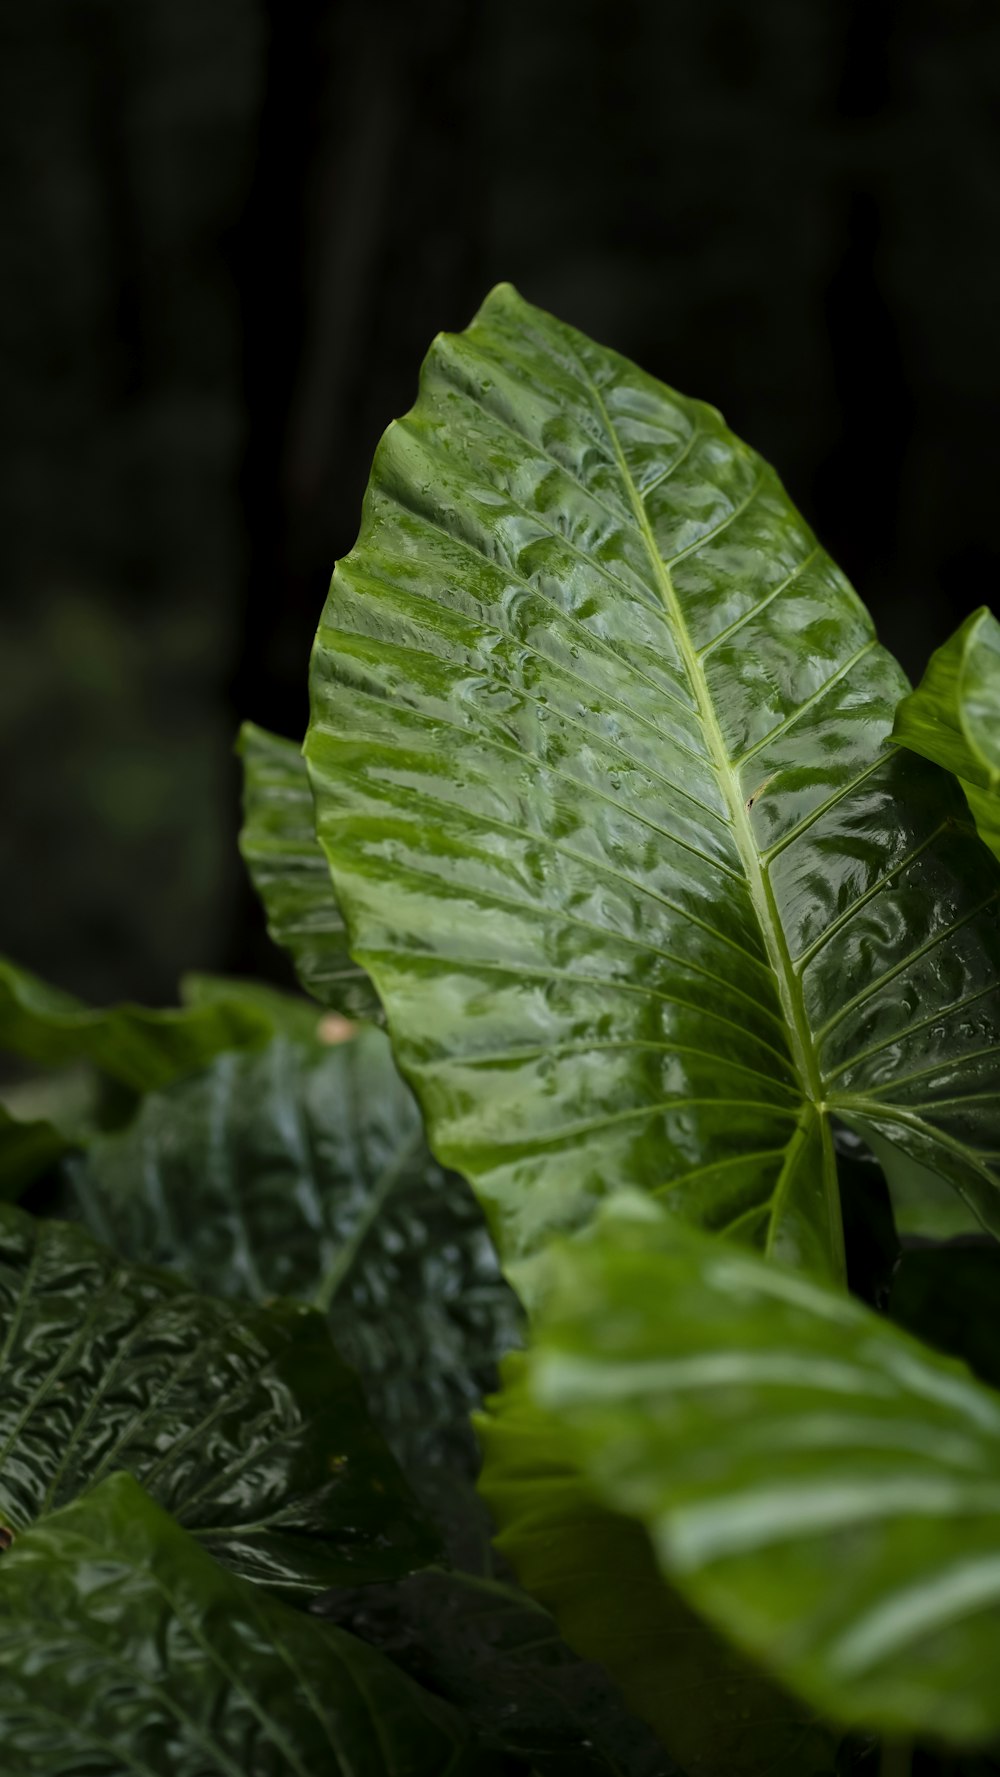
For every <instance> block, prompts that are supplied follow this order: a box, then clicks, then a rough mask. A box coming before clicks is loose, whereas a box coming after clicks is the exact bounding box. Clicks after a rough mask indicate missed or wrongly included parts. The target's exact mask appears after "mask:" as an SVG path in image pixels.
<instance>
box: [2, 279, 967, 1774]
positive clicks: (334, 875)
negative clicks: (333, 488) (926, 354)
mask: <svg viewBox="0 0 1000 1777" xmlns="http://www.w3.org/2000/svg"><path fill="white" fill-rule="evenodd" d="M998 643H1000V631H998V630H997V627H996V624H995V623H994V621H993V619H992V618H991V617H990V616H989V614H988V613H979V614H977V616H976V617H974V618H972V619H969V620H968V622H967V623H966V624H965V625H963V627H962V629H961V630H960V631H959V632H958V634H957V635H956V637H954V638H953V640H952V641H951V642H949V643H948V644H947V645H946V647H945V648H944V649H943V650H941V651H940V652H939V654H938V655H936V656H935V657H934V659H933V660H932V662H931V664H930V666H929V668H928V672H927V675H926V678H925V680H924V683H923V684H922V685H921V687H920V688H919V689H918V690H917V691H916V692H909V689H908V687H907V685H906V682H905V679H904V677H903V675H902V673H901V671H900V669H899V667H898V666H897V665H896V663H895V662H894V661H893V660H892V658H891V656H889V655H888V654H887V653H886V652H885V650H884V649H882V648H881V647H880V646H879V645H878V643H877V641H876V639H875V636H874V633H873V630H872V626H871V622H870V620H869V618H868V616H867V613H866V612H865V610H864V608H863V606H862V605H861V604H860V602H859V600H858V599H857V597H856V596H855V594H854V593H853V592H852V590H851V589H850V587H849V586H848V585H847V583H846V581H845V580H844V578H843V576H842V575H841V574H840V573H839V571H838V570H837V569H836V568H835V567H834V565H833V564H832V562H831V561H830V559H829V557H828V556H827V555H826V554H825V552H824V551H823V549H822V547H821V546H820V545H819V544H818V543H817V542H816V540H815V538H814V537H813V536H812V534H811V532H810V531H809V529H808V527H807V526H806V525H805V524H804V522H803V521H802V519H801V518H800V517H799V516H798V514H797V513H796V512H795V510H794V508H793V507H792V505H791V503H790V502H789V500H788V498H787V495H786V494H785V493H784V491H783V489H782V487H781V485H780V483H779V482H778V480H777V478H776V477H775V475H774V473H773V471H771V470H770V469H769V468H768V467H767V466H766V465H765V464H764V463H763V462H762V461H761V460H760V459H759V458H758V457H757V456H756V455H755V454H754V453H753V452H752V451H750V450H749V449H747V447H746V446H744V445H743V444H741V443H740V442H739V441H738V440H737V439H736V438H734V437H733V435H732V434H731V433H730V432H729V431H728V430H727V428H726V426H725V424H724V422H723V421H722V420H721V418H720V417H719V415H718V414H717V413H716V412H715V411H714V410H713V409H711V408H708V407H705V406H703V405H701V404H698V403H695V402H691V401H688V400H685V399H684V398H682V397H680V396H678V395H676V394H674V393H673V392H671V391H670V390H668V389H666V388H664V387H663V386H662V385H661V384H659V383H657V382H655V381H654V380H653V379H652V378H650V377H647V376H645V375H644V374H643V373H642V372H641V371H639V370H637V369H636V368H635V366H633V365H631V364H629V363H628V362H627V361H625V360H624V359H622V358H620V357H618V356H616V355H615V354H614V353H612V352H609V351H606V350H604V349H602V348H599V347H597V346H595V345H593V344H592V343H591V342H590V341H588V340H586V339H584V338H583V337H582V336H581V335H579V334H577V333H575V332H573V331H572V330H571V329H569V328H568V327H565V326H563V325H562V324H560V323H558V322H556V321H554V320H552V319H551V318H550V317H549V316H546V315H544V314H542V313H541V312H539V311H537V310H535V309H532V308H530V307H528V306H527V305H526V304H524V303H523V302H522V301H521V300H520V298H518V297H517V296H516V294H515V293H514V292H513V291H511V290H510V289H509V288H507V287H501V288H500V289H499V290H497V291H496V292H494V294H493V295H492V296H491V297H490V298H489V299H488V301H487V303H486V304H485V306H484V308H483V309H482V311H481V312H480V314H479V316H478V317H477V318H476V320H475V321H474V322H473V324H472V326H471V327H470V329H469V330H468V331H467V333H465V334H463V335H461V336H458V337H449V336H442V337H440V338H439V339H438V340H437V341H436V342H435V344H434V346H433V347H432V349H431V352H430V354H429V356H428V359H427V361H426V364H425V366H424V371H423V376H422V380H421V388H420V395H419V398H418V401H417V404H416V406H415V407H414V409H413V410H412V412H411V413H410V414H409V415H407V416H406V418H405V419H404V420H401V421H399V422H397V423H396V424H395V425H394V426H392V427H390V429H389V432H388V433H387V434H386V436H385V438H384V439H383V441H382V444H381V445H380V446H379V450H378V453H377V455H376V459H375V464H374V467H373V470H372V476H371V480H370V483H369V488H368V493H367V496H366V500H365V507H364V515H363V521H362V528H361V534H360V536H359V539H358V543H357V545H356V547H355V548H354V550H353V551H352V552H351V554H350V555H349V556H348V557H347V558H346V559H345V560H344V561H343V562H341V563H340V565H339V566H338V568H337V570H336V573H335V575H334V579H333V584H332V587H331V592H330V597H329V601H328V604H327V607H326V610H325V612H324V614H323V618H322V621H321V623H320V628H319V633H318V636H317V642H316V647H315V651H314V655H313V663H312V721H311V725H310V729H309V734H308V736H307V739H306V744H305V748H304V756H303V754H302V753H300V751H299V749H298V748H297V746H296V745H294V744H293V743H292V742H289V741H285V740H281V739H278V738H276V737H274V736H271V735H268V734H267V733H265V732H264V731H263V730H260V729H257V728H253V727H250V726H248V727H247V728H245V730H244V732H243V736H242V741H241V751H242V755H243V761H244V771H245V786H246V789H245V822H244V831H243V837H242V842H241V844H242V851H243V855H244V858H245V859H246V862H247V864H248V867H249V869H250V871H251V874H252V876H253V878H254V881H255V883H256V886H257V888H258V891H259V893H260V896H261V898H262V900H263V903H264V906H265V910H266V914H267V919H268V925H269V929H270V931H271V933H272V936H273V937H274V938H275V940H276V942H277V943H278V944H280V945H282V946H283V947H284V948H285V949H287V951H288V953H289V955H290V956H291V958H292V961H293V963H294V966H295V968H296V971H297V973H298V977H299V981H300V984H301V986H302V987H303V988H304V989H305V993H306V995H307V996H308V997H306V998H302V997H299V996H293V995H286V994H282V993H278V992H276V991H275V990H273V989H270V988H266V987H263V986H260V985H257V984H253V983H244V982H237V981H229V980H218V979H212V978H204V977H200V978H199V977H196V978H193V979H191V980H189V981H187V982H186V983H185V984H184V986H183V997H184V1001H185V1004H184V1005H183V1006H182V1008H181V1009H180V1010H179V1011H176V1012H172V1013H149V1012H145V1011H141V1010H137V1009H134V1008H121V1009H119V1010H117V1011H110V1012H106V1013H94V1012H90V1011H88V1010H87V1009H85V1008H82V1007H80V1006H78V1005H76V1004H75V1003H74V1002H71V1001H68V1000H67V999H66V998H65V996H62V995H58V994H55V993H54V992H53V991H52V990H50V989H48V988H46V987H44V986H43V985H42V984H41V983H39V982H37V981H35V980H34V979H33V978H30V977H28V976H26V975H25V974H24V973H23V972H22V971H19V970H17V969H16V968H14V967H13V966H12V965H4V966H3V969H2V971H0V1040H2V1041H3V1043H4V1044H5V1046H6V1047H8V1048H9V1049H11V1050H13V1051H14V1052H16V1053H18V1054H20V1055H21V1056H22V1057H24V1058H26V1059H27V1061H29V1062H30V1063H32V1064H33V1065H34V1066H36V1067H37V1066H38V1065H39V1064H45V1065H49V1066H52V1067H56V1068H58V1069H60V1070H62V1071H60V1072H58V1073H56V1074H55V1076H54V1077H53V1078H52V1079H51V1080H50V1081H49V1082H48V1083H47V1084H42V1083H40V1082H39V1081H38V1079H37V1078H36V1077H34V1076H33V1077H31V1078H29V1079H28V1080H26V1081H25V1080H22V1081H21V1082H20V1083H19V1084H17V1085H16V1086H14V1087H12V1088H11V1090H9V1091H8V1092H7V1093H6V1095H5V1103H6V1109H5V1112H4V1116H5V1120H4V1121H3V1122H2V1123H0V1193H2V1194H3V1195H4V1196H6V1197H7V1198H8V1200H12V1199H14V1198H20V1200H21V1206H20V1207H14V1206H13V1203H12V1202H9V1203H8V1206H7V1207H6V1208H2V1209H0V1323H2V1325H0V1337H2V1338H3V1339H4V1344H3V1347H2V1355H0V1381H2V1382H3V1385H4V1388H3V1394H2V1396H0V1440H2V1444H0V1515H2V1520H3V1524H4V1525H5V1526H6V1529H5V1533H4V1537H3V1540H4V1541H5V1542H6V1543H7V1544H9V1546H8V1548H7V1551H6V1553H4V1554H3V1555H2V1556H0V1668H2V1672H3V1681H4V1682H3V1686H2V1688H0V1725H2V1728H3V1735H2V1738H0V1744H2V1745H3V1746H4V1748H5V1750H6V1752H7V1758H6V1762H4V1761H3V1759H2V1758H0V1769H9V1770H11V1771H12V1772H13V1771H15V1770H16V1771H17V1772H18V1773H21V1772H29V1771H30V1772H36V1773H39V1774H42V1773H45V1774H48V1773H56V1772H60V1773H69V1772H74V1773H75V1772H80V1773H82V1772H84V1771H86V1772H87V1774H88V1777H96V1774H97V1773H111V1772H119V1771H130V1772H132V1771H135V1772H142V1773H145V1774H148V1773H149V1772H160V1771H164V1772H166V1771H170V1772H179V1773H182V1774H188V1773H190V1774H194V1773H198V1774H199V1777H200V1774H201V1773H207V1772H213V1773H214V1772H217V1771H219V1772H226V1773H230V1774H232V1773H235V1772H237V1771H246V1772H252V1773H254V1774H255V1777H256V1774H258V1773H260V1774H261V1777H265V1774H267V1773H272V1772H274V1773H277V1772H285V1771H294V1772H297V1773H300V1777H304V1774H305V1773H309V1774H310V1777H312V1774H313V1773H320V1772H323V1773H333V1772H341V1773H343V1774H344V1777H349V1774H350V1777H355V1774H359V1777H360V1774H363V1777H376V1774H378V1773H382V1772H385V1773H393V1774H398V1777H402V1774H403V1773H405V1774H406V1777H417V1774H418V1773H419V1774H423V1773H428V1777H429V1774H430V1773H432V1772H433V1773H437V1772H441V1773H445V1772H449V1773H459V1772H465V1771H472V1770H475V1771H476V1772H484V1773H488V1772H492V1771H496V1772H497V1773H504V1774H505V1777H519V1774H522V1773H523V1774H525V1777H529V1774H532V1773H533V1774H534V1777H576V1774H577V1773H582V1774H583V1777H587V1774H588V1773H594V1774H596V1773H605V1774H607V1773H616V1774H618V1777H678V1774H683V1773H686V1774H687V1777H695V1773H698V1774H701V1777H740V1774H743V1777H844V1774H846V1773H849V1772H856V1773H858V1774H859V1777H860V1774H861V1773H864V1772H872V1773H874V1772H876V1771H881V1772H883V1773H884V1774H889V1773H895V1774H897V1777H898V1774H900V1773H904V1772H907V1771H912V1772H917V1773H921V1774H922V1777H930V1773H941V1774H943V1773H945V1772H952V1773H957V1772H962V1773H965V1774H966V1777H972V1774H973V1773H974V1772H980V1773H986V1772H988V1771H990V1770H1000V1759H997V1757H996V1756H995V1748H996V1747H997V1746H1000V1703H998V1699H997V1694H996V1687H995V1684H994V1683H993V1657H992V1656H993V1649H994V1648H995V1646H996V1644H997V1638H998V1635H1000V1393H996V1392H994V1390H995V1389H996V1388H997V1386H998V1384H1000V1336H998V1334H997V1332H996V1330H995V1314H996V1309H995V1302H996V1300H997V1296H996V1289H997V1283H998V1280H1000V1248H998V1247H997V1244H996V1240H995V1236H996V1234H997V1233H998V1232H1000V1068H998V1059H1000V907H998V903H1000V864H998V861H997V858H996V856H995V855H994V848H995V842H996V834H997V831H998V827H1000V816H998V814H997V809H998V796H1000V741H998V739H997V735H998V733H1000V724H998V715H1000V646H998ZM984 841H985V843H984ZM397 1069H398V1070H399V1071H397ZM67 1070H68V1071H67ZM956 1236H958V1237H959V1238H957V1239H956V1238H955V1237H956ZM918 1237H919V1238H918ZM515 1292H516V1293H515ZM522 1304H523V1307H522ZM498 1363H499V1365H500V1375H501V1378H502V1386H501V1387H500V1388H499V1390H497V1387H496V1385H497V1365H498ZM487 1395H488V1396H490V1398H489V1399H488V1401H487V1404H486V1406H485V1408H482V1407H481V1405H480V1404H481V1403H482V1401H483V1398H484V1396H487ZM477 1408H479V1409H480V1410H479V1412H478V1417H477V1419H476V1424H477V1427H478V1433H479V1443H480V1446H481V1449H482V1452H483V1470H482V1475H481V1478H480V1481H479V1490H478V1493H477V1491H476V1488H475V1485H474V1483H475V1477H476V1471H477V1467H478V1465H479V1456H478V1453H477V1448H476V1444H475V1441H474V1439H473V1436H472V1432H471V1430H470V1423H469V1416H470V1413H474V1412H475V1411H476V1409H477ZM484 1501H485V1506H484ZM487 1507H488V1508H489V1514H490V1515H491V1517H492V1528H495V1529H496V1530H497V1531H498V1532H499V1534H498V1535H497V1537H496V1539H495V1542H492V1543H491V1534H490V1533H491V1523H490V1517H489V1516H488V1515H487V1510H486V1508H487ZM991 1749H993V1750H991Z"/></svg>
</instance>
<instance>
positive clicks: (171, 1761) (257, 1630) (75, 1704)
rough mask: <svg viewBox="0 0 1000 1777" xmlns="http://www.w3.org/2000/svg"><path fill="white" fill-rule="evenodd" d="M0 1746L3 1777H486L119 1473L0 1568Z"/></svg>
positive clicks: (449, 1736) (359, 1653) (449, 1737)
mask: <svg viewBox="0 0 1000 1777" xmlns="http://www.w3.org/2000/svg"><path fill="white" fill-rule="evenodd" d="M0 1741H2V1744H3V1749H4V1764H5V1767H6V1769H7V1770H8V1771H11V1772H14V1771H16V1772H17V1777H69V1774H70V1773H73V1774H74V1777H76V1774H77V1773H81V1774H82V1773H83V1772H84V1771H85V1772H86V1773H87V1777H121V1773H124V1772H128V1773H132V1774H133V1777H216V1774H218V1777H249V1774H250V1773H252V1777H286V1774H290V1773H294V1774H295V1777H472V1773H473V1772H475V1773H476V1777H480V1773H482V1774H483V1777H486V1773H487V1772H488V1771H489V1770H492V1763H491V1761H488V1760H484V1759H483V1757H482V1755H481V1754H479V1753H478V1752H477V1751H476V1750H475V1749H474V1748H473V1747H471V1746H470V1744H469V1739H468V1735H467V1733H466V1731H465V1729H464V1728H463V1726H462V1724H461V1723H460V1722H459V1720H458V1718H457V1717H455V1716H454V1715H453V1714H452V1712H451V1711H450V1710H448V1709H447V1707H446V1706H445V1705H444V1704H442V1703H439V1702H438V1701H437V1699H436V1698H432V1697H429V1696H427V1695H425V1694H423V1693H421V1692H420V1691H419V1690H418V1689H417V1687H416V1686H415V1685H413V1684H411V1683H410V1682H409V1680H408V1679H406V1678H405V1677H404V1676H403V1675H402V1674H401V1673H399V1672H397V1671H396V1670H395V1668H394V1667H393V1666H392V1665H391V1664H390V1663H389V1661H388V1660H385V1659H384V1658H383V1657H382V1655H381V1654H379V1653H377V1652H375V1650H374V1649H372V1648H368V1647H365V1646H364V1645H363V1644H362V1643H361V1642H359V1641H355V1640H354V1638H353V1637H352V1636H349V1635H345V1634H343V1633H342V1632H341V1631H339V1630H337V1629H335V1628H333V1627H331V1626H330V1625H329V1624H327V1623H323V1622H320V1621H319V1620H318V1619H317V1618H315V1617H311V1616H308V1615H306V1614H304V1613H303V1612H299V1611H294V1610H290V1609H289V1608H288V1607H287V1605H284V1604H282V1603H280V1602H279V1601H278V1600H277V1599H274V1598H270V1597H268V1595H267V1594H266V1593H264V1592H261V1591H260V1589H259V1588H258V1587H255V1586H250V1585H248V1584H246V1582H245V1581H242V1580H240V1579H238V1578H236V1577H235V1576H234V1575H233V1574H231V1573H227V1572H226V1571H225V1570H224V1569H223V1568H221V1567H219V1566H217V1564H216V1563H215V1562H214V1561H213V1560H212V1559H211V1558H210V1557H209V1556H208V1555H206V1554H205V1552H204V1551H203V1550H202V1549H201V1548H200V1547H199V1545H198V1544H197V1543H196V1542H195V1541H194V1540H193V1539H192V1538H191V1537H190V1536H188V1535H186V1534H185V1532H184V1531H183V1530H182V1529H180V1528H179V1526H178V1525H177V1524H175V1523H174V1522H173V1521H172V1520H171V1519H170V1518H169V1517H168V1516H167V1515H166V1513H165V1512H163V1511H162V1510H161V1509H160V1507H159V1506H158V1505H156V1504H155V1503H154V1502H153V1501H152V1500H151V1499H150V1498H149V1497H148V1495H147V1494H145V1493H144V1492H143V1490H142V1488H141V1487H139V1486H138V1485H137V1484H136V1482H135V1481H134V1480H133V1479H132V1478H131V1477H130V1476H128V1475H115V1476H113V1477H112V1478H111V1479H109V1480H106V1481H105V1482H103V1483H102V1485H101V1486H100V1487H98V1488H97V1489H96V1490H95V1491H94V1492H93V1493H92V1494H90V1495H89V1496H88V1497H87V1498H86V1499H84V1500H80V1501H77V1502H76V1503H75V1504H73V1505H70V1506H67V1507H66V1508H65V1509H64V1510H62V1511H60V1512H57V1513H55V1514H54V1515H53V1516H52V1517H51V1518H49V1519H47V1520H46V1521H45V1523H44V1524H41V1525H37V1526H36V1527H35V1528H34V1529H33V1530H31V1531H30V1532H29V1533H28V1534H27V1535H26V1536H25V1537H23V1538H20V1539H19V1540H18V1542H17V1543H16V1544H15V1545H14V1547H13V1549H11V1551H10V1552H9V1553H8V1554H7V1555H5V1556H4V1557H3V1561H2V1565H0Z"/></svg>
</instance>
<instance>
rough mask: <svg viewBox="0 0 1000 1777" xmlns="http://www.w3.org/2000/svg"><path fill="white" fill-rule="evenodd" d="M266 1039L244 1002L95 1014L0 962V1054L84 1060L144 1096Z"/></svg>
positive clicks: (259, 1018) (257, 1016)
mask: <svg viewBox="0 0 1000 1777" xmlns="http://www.w3.org/2000/svg"><path fill="white" fill-rule="evenodd" d="M271 1034H272V1027H271V1024H270V1021H269V1020H268V1019H267V1018H266V1017H265V1015H264V1014H263V1013H262V1012H261V1011H260V1010H259V1009H258V1008H256V1007H253V1006H250V1005H248V1004H246V1003H239V1004H235V1003H234V1004H230V1003H227V1002H224V1001H219V1002H217V1003H214V1004H211V1005H203V1006H192V1007H189V1008H185V1007H180V1008H177V1009H176V1010H171V1011H166V1012H155V1011H151V1010H150V1009H149V1008H148V1007H146V1006H127V1005H123V1006H113V1007H109V1008H108V1009H106V1010H100V1011H98V1010H94V1009H92V1008H91V1007H89V1006H84V1005H83V1004H82V1003H81V1002H80V1001H79V1000H76V999H74V998H73V997H72V995H71V994H67V993H61V992H60V991H59V990H58V989H57V988H54V987H49V986H48V985H47V984H46V983H45V982H44V981H39V979H38V978H37V976H35V975H31V974H29V972H28V970H27V969H19V968H16V967H15V965H14V964H13V963H9V962H6V961H5V960H4V959H3V958H2V957H0V1050H3V1049H6V1050H8V1051H10V1052H11V1053H13V1054H15V1055H23V1056H25V1057H26V1058H27V1060H29V1061H37V1062H41V1063H43V1064H44V1065H45V1066H48V1067H65V1066H67V1065H69V1064H70V1063H72V1062H77V1061H88V1062H90V1063H92V1064H93V1066H95V1067H97V1068H99V1069H100V1070H101V1072H102V1073H105V1074H107V1075H108V1076H109V1078H110V1079H113V1080H118V1081H120V1082H121V1083H122V1085H124V1086H128V1087H131V1088H132V1090H133V1091H136V1092H144V1091H146V1090H147V1089H148V1088H149V1087H152V1086H164V1085H166V1084H167V1082H168V1081H169V1080H173V1079H176V1078H177V1077H178V1076H179V1075H181V1074H185V1073H191V1072H192V1071H193V1070H194V1069H195V1068H199V1067H204V1065H205V1063H206V1061H210V1060H211V1058H212V1056H213V1055H218V1054H219V1053H220V1052H221V1051H222V1050H225V1049H244V1048H252V1047H255V1046H256V1047H259V1046H260V1044H262V1043H265V1042H266V1041H267V1039H268V1038H269V1037H270V1036H271Z"/></svg>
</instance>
